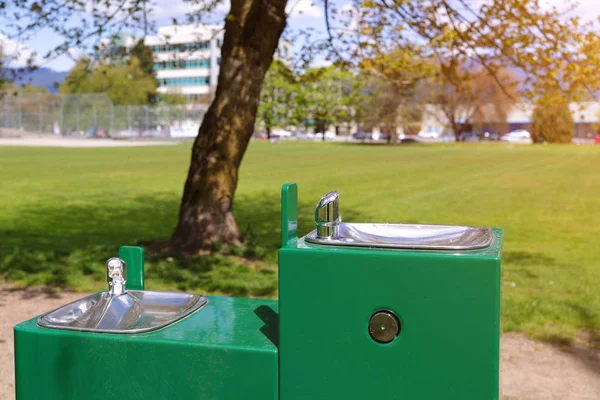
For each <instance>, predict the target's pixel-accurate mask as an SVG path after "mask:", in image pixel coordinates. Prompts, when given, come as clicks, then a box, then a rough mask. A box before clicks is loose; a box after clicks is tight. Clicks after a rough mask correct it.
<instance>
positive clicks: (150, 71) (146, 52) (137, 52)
mask: <svg viewBox="0 0 600 400" xmlns="http://www.w3.org/2000/svg"><path fill="white" fill-rule="evenodd" d="M129 56H130V57H132V58H136V59H137V60H138V62H139V66H140V69H141V70H142V71H143V72H144V74H146V75H148V76H151V77H153V78H156V73H155V71H154V55H153V54H152V49H151V48H150V47H149V46H146V44H145V43H144V39H139V40H138V41H137V42H136V43H135V45H134V46H133V47H132V48H131V50H130V52H129ZM161 98H162V96H161ZM163 101H164V99H163ZM155 102H156V94H155V93H154V92H149V93H148V103H151V104H152V103H155ZM177 104H184V103H177Z"/></svg>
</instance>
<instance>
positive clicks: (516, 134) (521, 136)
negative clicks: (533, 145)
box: [500, 129, 531, 143]
mask: <svg viewBox="0 0 600 400" xmlns="http://www.w3.org/2000/svg"><path fill="white" fill-rule="evenodd" d="M500 140H502V141H503V142H510V143H521V142H528V143H530V142H531V134H530V133H529V132H527V131H526V130H525V129H517V130H516V131H512V132H510V133H507V134H506V135H504V136H502V137H501V138H500Z"/></svg>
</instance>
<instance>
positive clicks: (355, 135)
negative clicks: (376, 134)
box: [352, 131, 373, 141]
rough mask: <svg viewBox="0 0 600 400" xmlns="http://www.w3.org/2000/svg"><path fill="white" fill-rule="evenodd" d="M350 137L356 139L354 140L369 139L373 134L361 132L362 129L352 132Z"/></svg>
mask: <svg viewBox="0 0 600 400" xmlns="http://www.w3.org/2000/svg"><path fill="white" fill-rule="evenodd" d="M352 138H353V139H356V140H363V141H364V140H371V139H372V138H373V135H372V134H371V132H362V131H358V132H354V133H353V134H352Z"/></svg>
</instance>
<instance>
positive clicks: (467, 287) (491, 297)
mask: <svg viewBox="0 0 600 400" xmlns="http://www.w3.org/2000/svg"><path fill="white" fill-rule="evenodd" d="M281 200H282V204H281V209H282V212H281V236H282V246H281V249H280V250H279V301H275V300H266V299H246V298H233V297H219V296H202V295H198V294H193V293H179V292H160V291H149V290H144V265H143V249H141V248H139V247H131V246H124V247H121V249H120V250H119V254H118V255H119V256H118V257H114V258H111V259H109V260H108V261H107V264H106V273H107V290H106V291H103V292H100V293H96V294H92V295H90V296H87V297H85V298H82V299H80V300H77V301H75V302H73V303H70V304H67V305H64V306H62V307H60V308H58V309H56V310H53V311H50V312H48V313H45V314H43V315H42V316H40V317H37V318H34V319H31V320H29V321H25V322H23V323H20V324H18V325H17V326H15V328H14V336H15V375H16V396H17V400H34V399H35V400H55V399H72V400H82V399H89V400H94V399H117V398H119V399H144V400H153V399H157V400H158V399H196V400H209V399H210V400H234V399H236V400H238V399H249V400H259V399H260V400H263V399H264V400H276V399H279V400H308V399H310V400H317V399H323V400H325V399H327V400H331V399H345V400H354V399H355V400H359V399H360V400H365V399H373V398H385V399H399V400H407V399H444V400H450V399H457V400H458V399H460V400H466V399H473V400H483V399H485V400H488V399H489V400H497V399H498V398H499V345H500V254H501V246H502V230H501V229H499V228H482V227H466V226H447V225H415V224H387V223H365V222H357V223H353V222H344V221H342V213H341V211H343V208H342V207H341V203H340V196H339V194H338V193H337V192H336V191H333V192H330V193H327V194H326V195H325V196H323V197H322V198H321V199H320V201H319V202H318V204H317V207H316V210H315V223H316V229H314V230H313V231H312V232H310V233H309V234H307V235H306V236H304V237H298V234H297V232H298V188H297V186H296V184H293V183H292V184H286V185H284V186H283V189H282V198H281Z"/></svg>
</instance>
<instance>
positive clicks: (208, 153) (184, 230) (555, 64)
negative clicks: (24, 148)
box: [0, 0, 600, 253]
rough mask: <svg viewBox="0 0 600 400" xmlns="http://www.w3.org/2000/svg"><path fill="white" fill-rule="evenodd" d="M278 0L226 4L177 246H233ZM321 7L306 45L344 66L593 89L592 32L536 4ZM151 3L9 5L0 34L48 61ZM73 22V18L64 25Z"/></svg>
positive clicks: (131, 21) (444, 0)
mask: <svg viewBox="0 0 600 400" xmlns="http://www.w3.org/2000/svg"><path fill="white" fill-rule="evenodd" d="M200 3H201V4H200ZM218 3H219V1H217V0H207V1H202V0H191V1H190V2H189V3H188V4H189V5H190V9H191V10H192V12H191V14H190V15H189V17H190V18H189V21H192V22H193V21H197V20H199V14H198V13H197V12H195V11H203V12H204V11H209V10H213V9H214V8H215V7H216V5H217V4H218ZM286 4H287V1H286V0H231V8H230V11H229V13H228V15H227V17H226V23H225V35H224V45H223V46H222V49H221V70H220V75H219V80H218V84H217V90H216V93H215V97H214V100H213V103H212V104H211V107H210V108H209V110H208V112H207V113H206V114H205V117H204V120H203V122H202V125H201V127H200V130H199V133H198V137H197V139H196V141H195V143H194V147H193V150H192V159H191V163H190V169H189V171H188V177H187V180H186V184H185V187H184V193H183V198H182V201H181V208H180V213H179V221H178V224H177V227H176V229H175V232H174V233H173V235H172V238H171V241H170V244H171V246H172V247H174V248H175V249H178V250H180V251H183V252H189V253H194V252H197V251H198V250H201V249H208V248H211V246H212V245H213V244H215V243H217V242H225V243H237V242H239V241H240V239H241V236H240V232H239V229H238V228H237V225H236V223H235V220H234V218H233V212H232V211H233V198H234V194H235V189H236V187H237V179H238V168H239V166H240V163H241V160H242V158H243V155H244V152H245V151H246V148H247V144H248V141H249V139H250V137H251V136H252V134H253V129H254V123H255V119H256V111H257V109H258V103H259V99H260V86H261V84H262V81H263V79H264V75H265V73H266V71H267V69H268V66H269V65H270V63H271V60H272V58H273V53H274V51H275V49H276V48H277V42H278V40H279V37H280V35H281V33H282V31H283V29H284V27H285V24H286V19H287V15H286V12H285V7H286ZM323 4H324V5H325V16H326V25H327V28H328V32H329V38H328V39H327V40H325V41H324V43H323V46H321V45H318V46H317V45H315V46H313V47H315V48H316V49H323V48H325V49H328V50H329V56H331V57H336V58H338V59H346V61H348V62H350V63H352V62H355V61H356V62H360V61H361V60H363V59H365V58H372V57H374V56H377V55H378V54H387V53H389V52H390V51H392V50H393V49H395V48H397V47H398V46H400V47H402V46H404V45H405V44H408V43H412V44H414V43H419V44H420V45H421V46H422V47H423V51H422V53H423V54H424V55H426V56H428V57H436V58H437V59H438V62H440V63H443V62H446V61H447V60H453V59H456V58H457V57H458V56H460V58H461V59H462V60H466V59H473V60H475V62H477V63H478V64H479V65H480V66H481V67H482V68H483V69H485V70H486V71H488V72H489V73H490V75H491V76H492V77H495V76H496V75H497V71H498V70H499V69H500V68H501V67H502V66H515V67H519V68H521V69H522V70H523V71H524V72H525V73H526V74H528V75H531V76H533V77H536V76H544V77H546V78H548V79H555V80H556V79H561V80H562V81H564V82H567V83H566V84H565V85H564V87H563V90H564V91H567V92H568V91H569V90H570V87H571V85H572V84H573V83H577V84H579V85H581V84H583V85H584V86H585V87H587V88H589V89H590V90H593V88H594V86H596V87H598V86H600V85H598V83H599V82H598V81H599V80H600V75H598V74H597V73H596V71H597V70H598V69H599V67H600V51H599V49H600V46H599V43H600V38H599V37H598V35H597V34H595V32H594V31H593V30H592V29H591V28H590V25H589V24H588V25H586V24H582V23H581V22H580V20H579V19H577V18H570V19H566V18H564V16H563V14H562V13H561V12H560V11H559V10H557V9H550V10H548V9H544V8H542V6H541V5H540V2H539V0H504V1H495V2H492V3H491V4H489V2H473V3H471V2H467V1H463V0H459V1H456V2H450V1H448V0H430V1H417V0H406V1H389V0H369V1H360V2H357V3H355V4H356V5H357V6H356V7H351V8H349V9H347V10H346V9H344V10H337V9H335V7H334V6H333V5H332V3H331V2H329V1H324V3H323ZM473 4H477V6H473ZM195 6H199V8H197V9H195V10H194V7H195ZM148 7H149V5H148V2H147V1H145V0H102V1H100V0H87V1H77V2H66V1H64V0H48V1H44V2H35V3H33V4H32V3H30V2H23V1H17V0H8V1H5V2H1V3H0V8H1V9H10V11H11V13H10V15H11V18H10V19H9V20H7V21H6V23H5V24H2V25H0V32H2V33H4V34H5V35H7V36H9V37H18V38H20V39H21V40H26V39H27V38H28V37H31V36H32V35H35V34H36V33H37V32H39V31H40V30H42V29H49V30H51V31H53V32H55V33H57V34H58V35H60V36H62V37H64V39H65V40H64V41H63V42H62V43H60V44H59V45H58V46H56V47H55V48H54V49H52V50H51V51H50V52H49V53H48V54H46V56H52V55H57V54H63V53H65V52H67V51H69V49H72V48H76V47H81V46H85V45H86V44H87V43H88V42H89V40H90V38H91V37H94V36H97V35H104V34H106V33H113V32H119V31H121V30H122V29H127V28H140V26H143V27H144V28H146V29H145V30H147V22H148V15H149V10H148ZM330 17H333V18H338V17H339V18H341V19H344V18H346V21H345V22H346V23H345V24H344V23H343V24H341V27H342V28H341V29H339V30H335V29H333V28H332V27H333V26H335V25H336V24H333V23H332V21H330ZM73 18H77V19H78V21H79V22H80V23H79V24H78V25H75V24H73V23H72V20H73Z"/></svg>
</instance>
